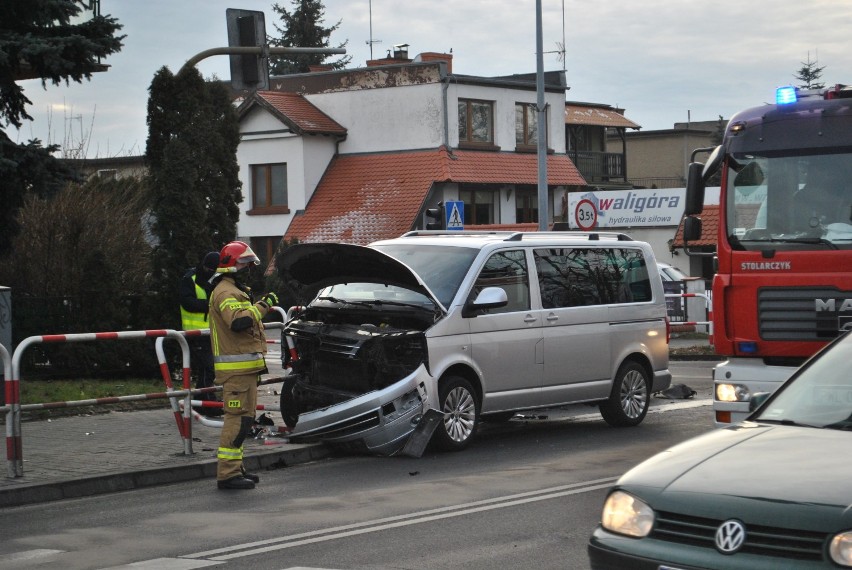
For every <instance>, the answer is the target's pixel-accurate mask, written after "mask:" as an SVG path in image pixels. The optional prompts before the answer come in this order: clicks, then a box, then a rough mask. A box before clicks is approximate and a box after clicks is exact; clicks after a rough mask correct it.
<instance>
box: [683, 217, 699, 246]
mask: <svg viewBox="0 0 852 570" xmlns="http://www.w3.org/2000/svg"><path fill="white" fill-rule="evenodd" d="M700 239H701V218H696V217H693V216H688V217H686V218H685V219H684V220H683V241H684V242H690V241H698V240H700Z"/></svg>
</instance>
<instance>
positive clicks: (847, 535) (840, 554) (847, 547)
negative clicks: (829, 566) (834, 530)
mask: <svg viewBox="0 0 852 570" xmlns="http://www.w3.org/2000/svg"><path fill="white" fill-rule="evenodd" d="M828 552H829V553H830V554H831V559H832V560H834V562H836V563H837V564H840V565H841V566H852V531H846V532H841V533H840V534H837V535H835V536H834V538H832V539H831V545H830V546H829V547H828Z"/></svg>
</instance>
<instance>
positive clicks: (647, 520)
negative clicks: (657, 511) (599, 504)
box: [601, 491, 654, 538]
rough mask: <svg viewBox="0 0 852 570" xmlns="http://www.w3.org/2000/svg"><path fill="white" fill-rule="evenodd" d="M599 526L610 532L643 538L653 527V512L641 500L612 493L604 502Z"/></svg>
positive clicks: (618, 492) (615, 492) (620, 492)
mask: <svg viewBox="0 0 852 570" xmlns="http://www.w3.org/2000/svg"><path fill="white" fill-rule="evenodd" d="M601 526H603V528H605V529H606V530H608V531H610V532H615V533H618V534H624V535H627V536H632V537H635V538H644V537H646V536H648V534H649V533H650V532H651V529H652V528H653V527H654V511H653V510H652V509H651V507H649V506H648V505H647V504H646V503H645V502H644V501H642V500H641V499H638V498H636V497H634V496H633V495H630V494H629V493H625V492H624V491H614V492H613V493H610V495H609V496H608V497H607V498H606V501H605V502H604V506H603V513H602V514H601Z"/></svg>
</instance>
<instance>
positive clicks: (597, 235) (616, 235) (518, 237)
mask: <svg viewBox="0 0 852 570" xmlns="http://www.w3.org/2000/svg"><path fill="white" fill-rule="evenodd" d="M552 235H557V236H566V237H573V238H579V239H586V240H588V241H600V239H601V238H606V239H615V240H618V241H633V238H631V237H630V236H629V235H627V234H624V233H621V232H584V231H553V232H552V231H547V232H518V231H512V230H493V231H487V230H411V231H409V232H405V233H404V234H402V236H401V237H415V236H505V238H504V239H505V241H522V240H523V239H524V236H527V237H533V236H552Z"/></svg>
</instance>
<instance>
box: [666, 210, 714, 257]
mask: <svg viewBox="0 0 852 570" xmlns="http://www.w3.org/2000/svg"><path fill="white" fill-rule="evenodd" d="M698 217H699V218H701V239H699V240H698V241H691V242H689V245H690V246H695V247H697V246H714V247H715V245H716V236H718V235H719V206H718V205H710V206H704V210H703V211H702V212H701V214H699V216H698ZM672 247H683V224H680V225H679V226H678V228H677V233H675V238H674V241H673V242H672Z"/></svg>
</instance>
